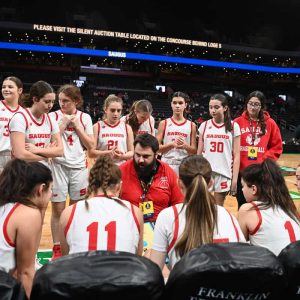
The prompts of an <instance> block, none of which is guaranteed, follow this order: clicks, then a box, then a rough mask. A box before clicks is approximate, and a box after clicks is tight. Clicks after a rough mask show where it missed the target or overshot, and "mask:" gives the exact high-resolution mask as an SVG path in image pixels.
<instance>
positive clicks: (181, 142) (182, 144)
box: [175, 136, 185, 149]
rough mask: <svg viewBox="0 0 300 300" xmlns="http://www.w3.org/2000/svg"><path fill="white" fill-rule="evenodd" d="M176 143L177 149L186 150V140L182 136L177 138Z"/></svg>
mask: <svg viewBox="0 0 300 300" xmlns="http://www.w3.org/2000/svg"><path fill="white" fill-rule="evenodd" d="M175 142H176V148H178V149H184V148H185V139H184V138H183V137H182V136H179V137H177V138H176V140H175Z"/></svg>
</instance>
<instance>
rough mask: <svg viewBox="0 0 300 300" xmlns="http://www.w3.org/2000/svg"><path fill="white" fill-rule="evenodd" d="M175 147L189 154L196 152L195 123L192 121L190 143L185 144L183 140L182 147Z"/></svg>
mask: <svg viewBox="0 0 300 300" xmlns="http://www.w3.org/2000/svg"><path fill="white" fill-rule="evenodd" d="M177 148H179V149H180V148H182V149H185V150H186V151H187V153H188V154H189V155H191V154H196V152H197V145H196V125H195V123H193V122H192V130H191V143H190V144H187V143H186V142H184V143H183V146H182V147H177Z"/></svg>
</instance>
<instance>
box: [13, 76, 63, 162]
mask: <svg viewBox="0 0 300 300" xmlns="http://www.w3.org/2000/svg"><path fill="white" fill-rule="evenodd" d="M22 101H23V106H25V107H27V108H26V109H24V111H21V112H18V113H15V114H14V116H13V117H12V118H11V120H10V122H9V132H10V141H11V146H12V155H13V156H14V157H15V158H19V159H23V160H26V161H43V162H44V163H46V161H47V160H48V158H53V157H57V156H62V155H63V146H62V141H61V137H60V133H59V128H58V124H57V122H56V121H55V120H51V119H50V117H49V116H48V112H49V111H50V110H51V108H52V107H53V103H54V101H55V93H54V90H53V88H52V87H51V86H50V85H49V83H47V82H45V81H38V82H36V83H34V84H33V85H32V86H31V88H30V92H29V95H26V96H24V98H23V99H22Z"/></svg>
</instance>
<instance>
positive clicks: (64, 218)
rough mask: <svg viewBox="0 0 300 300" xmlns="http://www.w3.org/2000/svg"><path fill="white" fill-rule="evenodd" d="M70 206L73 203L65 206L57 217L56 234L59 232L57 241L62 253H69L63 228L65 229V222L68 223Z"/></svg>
mask: <svg viewBox="0 0 300 300" xmlns="http://www.w3.org/2000/svg"><path fill="white" fill-rule="evenodd" d="M72 208H73V205H71V206H68V207H66V208H65V209H64V210H63V212H62V213H61V216H60V219H59V228H58V234H59V241H60V247H61V253H62V255H68V254H69V245H68V243H67V240H66V235H65V230H66V227H67V224H68V222H69V219H70V216H71V212H72Z"/></svg>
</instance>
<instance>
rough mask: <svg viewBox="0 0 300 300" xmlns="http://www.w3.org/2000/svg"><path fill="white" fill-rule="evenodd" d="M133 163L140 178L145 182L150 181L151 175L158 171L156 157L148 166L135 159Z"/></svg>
mask: <svg viewBox="0 0 300 300" xmlns="http://www.w3.org/2000/svg"><path fill="white" fill-rule="evenodd" d="M133 163H134V168H135V170H136V173H137V176H138V178H139V179H140V180H142V181H143V182H145V183H148V182H149V181H150V179H151V177H152V176H153V175H155V173H156V166H157V163H156V159H154V160H153V162H152V163H151V164H150V165H148V166H141V165H139V164H138V163H137V162H136V161H135V160H133Z"/></svg>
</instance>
